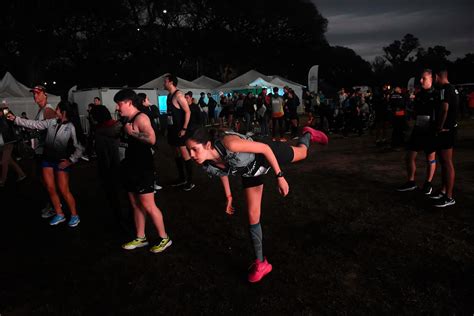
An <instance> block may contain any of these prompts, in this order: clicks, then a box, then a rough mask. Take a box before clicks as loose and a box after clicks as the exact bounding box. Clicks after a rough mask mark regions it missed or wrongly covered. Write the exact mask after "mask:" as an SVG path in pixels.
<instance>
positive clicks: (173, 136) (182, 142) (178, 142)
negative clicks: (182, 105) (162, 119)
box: [168, 126, 187, 147]
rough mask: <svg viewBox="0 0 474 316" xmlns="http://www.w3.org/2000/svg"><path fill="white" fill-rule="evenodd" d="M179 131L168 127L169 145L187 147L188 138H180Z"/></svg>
mask: <svg viewBox="0 0 474 316" xmlns="http://www.w3.org/2000/svg"><path fill="white" fill-rule="evenodd" d="M178 134H179V130H178V129H177V128H175V127H173V126H171V127H168V144H169V145H170V146H173V147H182V146H186V136H187V135H184V136H183V137H179V136H178Z"/></svg>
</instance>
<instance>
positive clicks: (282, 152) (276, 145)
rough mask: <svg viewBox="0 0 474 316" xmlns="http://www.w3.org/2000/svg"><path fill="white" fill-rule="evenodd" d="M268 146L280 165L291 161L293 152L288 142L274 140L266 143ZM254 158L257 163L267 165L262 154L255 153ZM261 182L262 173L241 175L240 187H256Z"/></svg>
mask: <svg viewBox="0 0 474 316" xmlns="http://www.w3.org/2000/svg"><path fill="white" fill-rule="evenodd" d="M268 146H270V148H271V149H272V151H273V154H274V155H275V157H276V159H277V161H278V164H279V165H280V166H283V165H287V164H289V163H291V162H292V161H293V158H294V156H295V155H294V153H293V148H291V146H290V145H289V144H288V143H282V142H278V141H275V142H270V143H268ZM256 159H257V161H258V163H259V164H261V165H268V162H267V160H266V159H265V156H263V155H262V154H259V155H257V157H256ZM262 184H263V175H261V176H257V177H242V187H243V188H244V189H247V188H252V187H258V186H259V185H262Z"/></svg>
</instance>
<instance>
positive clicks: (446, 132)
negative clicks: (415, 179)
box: [433, 69, 459, 207]
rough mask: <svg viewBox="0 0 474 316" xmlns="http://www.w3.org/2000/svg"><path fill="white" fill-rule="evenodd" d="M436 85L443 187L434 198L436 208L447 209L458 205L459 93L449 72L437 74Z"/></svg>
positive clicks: (438, 149) (438, 144) (438, 72)
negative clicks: (455, 152) (456, 145)
mask: <svg viewBox="0 0 474 316" xmlns="http://www.w3.org/2000/svg"><path fill="white" fill-rule="evenodd" d="M436 83H437V84H438V85H439V94H440V102H439V103H438V109H437V117H436V134H437V136H436V138H435V142H436V150H437V151H438V156H439V157H440V160H441V176H442V186H441V191H440V193H439V194H436V195H434V196H433V198H434V199H437V200H438V201H437V203H436V204H435V206H436V207H446V206H450V205H454V204H456V201H455V200H454V198H453V188H454V178H455V171H454V164H453V148H454V143H455V140H456V135H457V126H458V124H457V123H456V112H457V108H458V103H459V93H458V91H457V90H456V89H455V88H454V86H453V85H451V84H450V83H449V80H448V71H447V70H444V69H442V70H439V71H437V72H436Z"/></svg>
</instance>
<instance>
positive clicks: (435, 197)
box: [428, 191, 446, 200]
mask: <svg viewBox="0 0 474 316" xmlns="http://www.w3.org/2000/svg"><path fill="white" fill-rule="evenodd" d="M445 195H446V193H444V192H442V191H437V192H432V193H431V194H430V195H429V196H428V197H429V198H430V199H433V200H439V199H441V198H442V197H444V196H445Z"/></svg>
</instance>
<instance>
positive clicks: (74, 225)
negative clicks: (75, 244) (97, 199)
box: [67, 221, 81, 227]
mask: <svg viewBox="0 0 474 316" xmlns="http://www.w3.org/2000/svg"><path fill="white" fill-rule="evenodd" d="M80 222H81V221H78V222H77V223H75V224H73V225H71V224H67V225H68V226H69V227H76V226H77V225H79V223H80Z"/></svg>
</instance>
